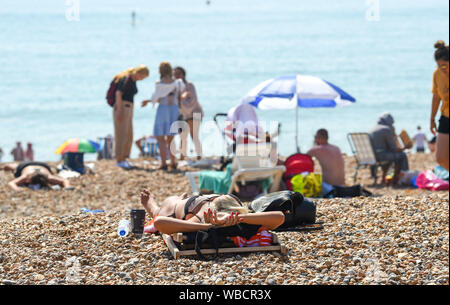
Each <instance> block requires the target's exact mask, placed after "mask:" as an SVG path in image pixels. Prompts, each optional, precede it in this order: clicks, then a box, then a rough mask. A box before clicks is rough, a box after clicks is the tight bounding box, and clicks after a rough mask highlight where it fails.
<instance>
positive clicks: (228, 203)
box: [210, 195, 249, 214]
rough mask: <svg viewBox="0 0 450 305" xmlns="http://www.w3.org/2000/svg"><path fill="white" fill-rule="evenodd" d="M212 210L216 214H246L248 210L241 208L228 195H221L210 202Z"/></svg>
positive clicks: (245, 207)
mask: <svg viewBox="0 0 450 305" xmlns="http://www.w3.org/2000/svg"><path fill="white" fill-rule="evenodd" d="M210 205H211V208H212V210H214V211H216V212H225V213H233V212H238V213H239V214H248V213H249V210H248V208H247V206H245V205H244V206H242V205H240V204H239V202H237V200H236V199H234V198H233V197H231V196H230V195H223V196H220V197H218V198H216V199H214V200H213V201H212V202H211V204H210Z"/></svg>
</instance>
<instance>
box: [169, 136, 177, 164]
mask: <svg viewBox="0 0 450 305" xmlns="http://www.w3.org/2000/svg"><path fill="white" fill-rule="evenodd" d="M172 141H173V136H167V146H168V147H169V156H170V166H171V167H172V168H173V169H175V168H177V160H176V157H175V155H174V154H173V152H172V149H171V148H170V144H171V143H172Z"/></svg>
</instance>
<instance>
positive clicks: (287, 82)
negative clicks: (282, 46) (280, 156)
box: [242, 75, 356, 151]
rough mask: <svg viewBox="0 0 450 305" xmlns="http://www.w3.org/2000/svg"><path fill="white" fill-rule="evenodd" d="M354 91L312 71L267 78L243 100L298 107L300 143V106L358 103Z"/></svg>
mask: <svg viewBox="0 0 450 305" xmlns="http://www.w3.org/2000/svg"><path fill="white" fill-rule="evenodd" d="M355 101H356V100H355V98H353V97H352V96H351V95H350V94H348V93H347V92H345V91H344V90H342V89H341V88H339V87H338V86H336V85H333V84H332V83H330V82H327V81H325V80H323V79H320V78H318V77H315V76H308V75H290V76H282V77H278V78H272V79H269V80H266V81H264V82H262V83H260V84H259V85H257V86H256V87H254V88H253V89H252V90H250V91H249V92H248V93H247V94H246V95H245V96H244V98H243V99H242V103H249V104H250V105H252V106H254V107H256V108H258V109H262V110H272V109H280V110H286V109H294V108H295V109H296V121H297V122H296V137H295V140H296V145H297V151H299V147H298V108H299V107H303V108H315V107H336V106H345V105H350V104H352V103H354V102H355Z"/></svg>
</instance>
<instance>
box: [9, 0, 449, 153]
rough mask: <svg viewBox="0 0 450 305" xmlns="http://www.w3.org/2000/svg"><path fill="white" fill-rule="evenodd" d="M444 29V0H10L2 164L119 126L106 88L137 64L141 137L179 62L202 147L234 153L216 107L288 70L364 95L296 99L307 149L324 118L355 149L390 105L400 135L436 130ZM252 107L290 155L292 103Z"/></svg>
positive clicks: (333, 136)
mask: <svg viewBox="0 0 450 305" xmlns="http://www.w3.org/2000/svg"><path fill="white" fill-rule="evenodd" d="M133 11H134V12H135V14H136V18H135V22H134V25H133V22H132V12H133ZM438 39H443V40H445V41H446V42H447V43H448V39H449V4H448V1H445V0H432V1H423V0H420V1H419V0H416V1H412V0H408V1H407V0H396V1H387V0H379V1H378V0H346V1H325V0H316V1H301V0H212V1H211V4H210V5H207V4H206V1H204V0H179V1H175V0H164V1H163V0H152V1H148V0H140V1H138V0H129V1H118V0H108V1H106V0H97V1H87V0H68V1H63V0H59V1H56V0H42V1H32V0H21V1H13V0H2V3H1V7H0V147H1V148H2V149H3V151H4V152H5V156H4V158H3V161H10V160H11V159H12V157H11V156H10V155H9V152H10V151H11V149H12V148H13V147H14V145H15V142H16V141H21V142H22V143H23V146H24V147H26V143H27V142H32V143H33V145H34V150H35V159H38V160H43V161H56V160H59V159H60V156H58V155H56V154H55V150H56V149H57V148H58V146H59V145H60V144H62V143H63V142H64V141H65V140H67V139H70V138H75V137H80V138H88V139H91V140H97V138H98V137H104V136H106V135H108V134H113V123H112V111H111V108H110V107H109V106H108V105H107V104H106V100H105V94H106V91H107V89H108V86H109V83H110V81H111V79H112V77H113V76H114V75H115V74H117V73H118V72H121V71H123V70H125V69H127V68H129V67H133V66H137V65H139V64H145V65H147V66H148V67H149V68H150V71H151V74H150V77H149V78H147V79H145V80H143V81H140V82H138V88H139V93H138V94H137V96H136V97H135V112H134V121H133V124H134V138H135V139H137V138H140V137H142V136H146V135H151V134H152V132H153V124H154V119H155V114H156V108H152V107H151V106H147V107H146V108H141V107H140V102H141V101H142V100H144V99H148V98H150V96H151V94H152V92H153V89H154V83H155V81H157V79H158V78H159V74H158V66H159V63H160V62H162V61H169V62H171V63H172V65H173V66H176V65H180V66H183V67H184V68H185V69H186V71H187V78H188V80H190V81H192V82H193V83H194V84H195V86H196V88H197V93H198V98H199V101H200V103H201V104H202V106H203V108H204V111H205V118H204V120H203V125H202V127H201V130H200V133H201V140H202V144H203V150H204V153H205V155H207V156H213V155H222V154H224V151H226V146H227V145H226V142H225V141H224V139H223V138H222V135H221V133H220V130H219V128H218V127H217V126H216V125H215V124H214V123H212V118H213V116H214V115H215V114H216V113H224V112H227V111H228V110H229V109H230V108H231V107H233V106H235V105H237V104H239V102H240V99H241V98H242V97H243V96H244V95H245V94H246V93H247V92H248V91H249V90H250V89H251V88H252V87H254V86H256V85H257V84H258V83H260V82H262V81H264V80H266V79H269V78H273V77H278V76H283V75H291V74H305V75H314V76H318V77H320V78H323V79H325V80H327V81H329V82H332V83H334V84H336V85H337V86H339V87H341V88H342V89H344V90H345V91H347V92H348V93H349V94H351V95H352V96H354V97H355V98H356V100H357V101H356V103H355V104H353V105H350V106H347V107H343V108H314V109H305V108H300V109H299V119H298V124H299V146H300V149H301V151H303V152H304V151H306V150H307V149H308V148H310V147H311V145H312V142H313V135H314V132H315V131H316V130H317V129H319V128H326V129H328V131H329V134H330V142H331V143H334V144H336V145H338V146H339V147H340V148H341V149H342V151H343V152H346V153H351V150H350V146H349V144H348V141H347V134H348V133H349V132H365V131H368V130H369V129H370V128H371V127H372V126H373V125H374V124H375V123H376V120H377V118H378V116H379V115H380V114H381V113H382V112H385V111H389V112H390V113H391V114H392V115H393V117H394V119H395V126H396V129H397V130H398V131H400V130H401V129H405V130H406V131H407V132H408V133H409V134H410V135H412V134H413V133H414V132H415V129H416V126H417V125H421V126H422V128H423V130H424V131H425V132H426V133H427V135H428V137H431V133H430V132H429V117H430V109H431V97H432V96H431V92H430V90H431V79H432V73H433V71H434V69H435V67H436V64H435V62H434V59H433V52H434V48H433V44H434V42H435V41H436V40H438ZM257 114H258V116H259V118H260V120H261V121H265V122H267V124H268V126H269V123H270V122H274V121H279V122H280V123H281V124H282V129H281V134H280V136H279V138H278V148H279V152H280V153H281V154H282V155H285V156H287V155H290V154H292V153H294V152H295V151H296V147H295V124H296V116H295V110H289V111H262V110H257ZM272 131H273V130H272ZM190 147H191V148H192V147H193V145H192V144H191V146H190ZM190 154H192V151H190ZM137 155H138V150H137V148H136V147H133V151H132V157H137ZM85 158H86V159H87V160H90V159H95V155H88V156H86V157H85Z"/></svg>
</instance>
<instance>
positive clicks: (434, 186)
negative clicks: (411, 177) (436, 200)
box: [416, 170, 449, 191]
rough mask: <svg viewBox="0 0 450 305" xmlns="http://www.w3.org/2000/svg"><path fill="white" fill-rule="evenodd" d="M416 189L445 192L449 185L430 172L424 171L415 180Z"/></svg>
mask: <svg viewBox="0 0 450 305" xmlns="http://www.w3.org/2000/svg"><path fill="white" fill-rule="evenodd" d="M416 184H417V187H418V188H420V189H426V190H430V191H445V190H448V189H449V183H448V182H447V181H444V180H442V179H440V178H439V177H438V176H436V175H435V174H434V173H433V172H432V171H430V170H425V171H423V172H421V173H420V174H419V175H418V176H417V178H416Z"/></svg>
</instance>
